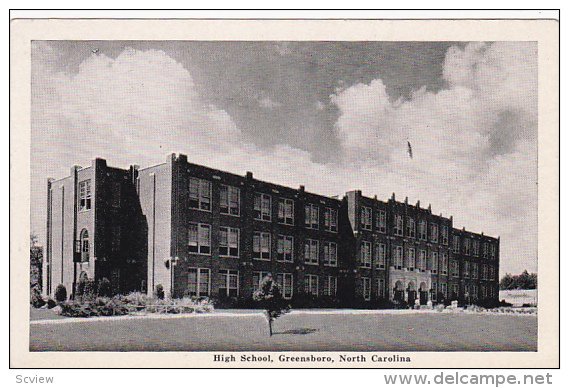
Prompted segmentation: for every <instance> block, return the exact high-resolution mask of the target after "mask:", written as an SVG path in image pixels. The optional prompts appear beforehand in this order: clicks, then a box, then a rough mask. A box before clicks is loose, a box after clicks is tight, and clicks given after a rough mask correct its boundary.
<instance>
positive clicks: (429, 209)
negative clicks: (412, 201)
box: [428, 204, 431, 213]
mask: <svg viewBox="0 0 569 388" xmlns="http://www.w3.org/2000/svg"><path fill="white" fill-rule="evenodd" d="M428 209H429V213H430V212H431V204H429V207H428Z"/></svg>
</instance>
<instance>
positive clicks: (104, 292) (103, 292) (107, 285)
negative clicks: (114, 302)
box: [97, 278, 113, 297]
mask: <svg viewBox="0 0 569 388" xmlns="http://www.w3.org/2000/svg"><path fill="white" fill-rule="evenodd" d="M97 294H98V295H99V296H106V297H111V296H113V295H112V294H113V292H112V290H111V282H110V281H109V279H107V278H102V279H101V280H100V281H99V289H98V290H97Z"/></svg>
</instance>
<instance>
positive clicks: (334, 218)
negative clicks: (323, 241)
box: [324, 207, 338, 232]
mask: <svg viewBox="0 0 569 388" xmlns="http://www.w3.org/2000/svg"><path fill="white" fill-rule="evenodd" d="M324 229H325V230H327V231H329V232H337V231H338V211H337V210H336V209H332V208H329V207H327V208H326V209H324Z"/></svg>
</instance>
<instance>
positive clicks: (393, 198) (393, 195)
mask: <svg viewBox="0 0 569 388" xmlns="http://www.w3.org/2000/svg"><path fill="white" fill-rule="evenodd" d="M391 200H392V201H395V193H392V194H391Z"/></svg>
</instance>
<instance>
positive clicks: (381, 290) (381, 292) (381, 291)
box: [377, 278, 385, 299]
mask: <svg viewBox="0 0 569 388" xmlns="http://www.w3.org/2000/svg"><path fill="white" fill-rule="evenodd" d="M377 297H378V298H379V299H383V298H385V279H383V278H379V279H377Z"/></svg>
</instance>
